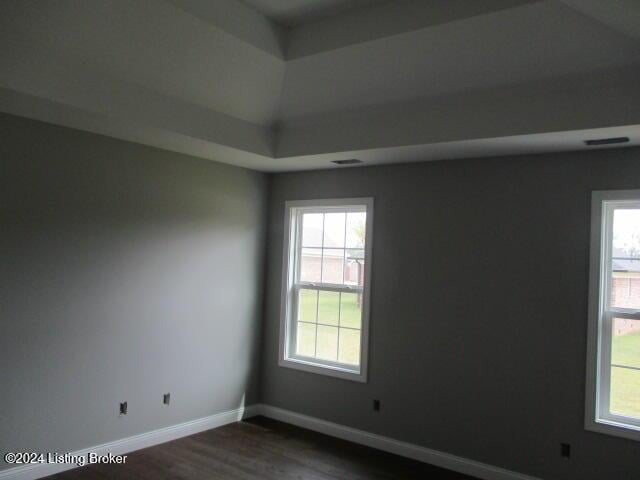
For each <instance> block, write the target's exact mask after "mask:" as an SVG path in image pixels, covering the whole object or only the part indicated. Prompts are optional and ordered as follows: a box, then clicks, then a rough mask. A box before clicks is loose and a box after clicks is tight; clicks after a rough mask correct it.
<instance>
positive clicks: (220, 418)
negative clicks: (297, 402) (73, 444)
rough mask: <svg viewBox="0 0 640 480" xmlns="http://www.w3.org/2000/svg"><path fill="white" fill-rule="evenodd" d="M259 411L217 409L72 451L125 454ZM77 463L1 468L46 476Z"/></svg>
mask: <svg viewBox="0 0 640 480" xmlns="http://www.w3.org/2000/svg"><path fill="white" fill-rule="evenodd" d="M256 414H257V408H256V406H255V405H252V406H249V407H241V408H237V409H235V410H229V411H226V412H221V413H217V414H215V415H211V416H209V417H204V418H199V419H197V420H191V421H189V422H185V423H181V424H178V425H172V426H170V427H165V428H160V429H158V430H153V431H151V432H147V433H142V434H140V435H135V436H133V437H128V438H123V439H122V440H116V441H114V442H109V443H104V444H102V445H96V446H93V447H89V448H85V449H82V450H78V451H75V452H70V455H78V456H83V457H85V458H86V457H87V455H88V454H89V453H90V452H95V453H97V454H98V455H106V454H108V453H111V454H113V455H124V454H126V453H130V452H133V451H135V450H140V449H142V448H147V447H151V446H153V445H158V444H160V443H165V442H170V441H171V440H175V439H177V438H182V437H186V436H189V435H193V434H195V433H199V432H203V431H205V430H210V429H212V428H217V427H221V426H223V425H227V424H229V423H234V422H237V421H239V420H242V419H243V418H249V417H252V416H254V415H256ZM61 453H62V452H61ZM76 467H77V466H76V465H75V464H68V463H64V464H53V463H52V464H47V463H40V464H31V465H20V466H18V467H13V468H9V469H8V470H2V471H0V480H35V479H37V478H42V477H46V476H49V475H53V474H55V473H59V472H63V471H65V470H71V469H73V468H76Z"/></svg>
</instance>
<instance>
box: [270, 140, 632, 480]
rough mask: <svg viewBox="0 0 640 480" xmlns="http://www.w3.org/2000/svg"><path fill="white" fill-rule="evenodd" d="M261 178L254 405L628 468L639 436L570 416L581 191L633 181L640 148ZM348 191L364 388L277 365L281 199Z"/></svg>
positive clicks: (488, 458) (581, 342) (578, 363)
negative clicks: (357, 211) (263, 230)
mask: <svg viewBox="0 0 640 480" xmlns="http://www.w3.org/2000/svg"><path fill="white" fill-rule="evenodd" d="M271 185H272V187H271V191H270V219H269V246H268V275H267V281H266V295H267V297H266V326H265V336H264V344H263V345H264V346H263V367H262V368H263V370H262V400H263V402H265V403H267V404H271V405H274V406H278V407H282V408H287V409H290V410H294V411H297V412H301V413H304V414H308V415H312V416H316V417H319V418H322V419H326V420H330V421H334V422H338V423H341V424H345V425H349V426H352V427H356V428H361V429H364V430H367V431H371V432H375V433H379V434H383V435H387V436H389V437H392V438H396V439H400V440H405V441H408V442H412V443H416V444H419V445H423V446H426V447H430V448H434V449H437V450H441V451H444V452H450V453H453V454H456V455H460V456H463V457H467V458H471V459H475V460H479V461H482V462H486V463H489V464H493V465H498V466H502V467H505V468H508V469H511V470H515V471H518V472H522V473H527V474H530V475H535V476H538V477H540V478H544V479H547V480H556V479H557V480H560V479H581V480H585V479H588V480H591V479H593V480H595V479H613V478H616V479H622V478H625V479H626V478H638V477H640V462H638V458H639V455H640V444H638V443H637V442H632V441H629V440H623V439H619V438H614V437H608V436H604V435H601V434H595V433H590V432H586V431H585V430H584V428H583V416H584V380H585V358H586V329H587V283H588V281H587V280H588V279H587V277H588V250H589V221H590V192H591V191H592V190H597V189H624V188H640V150H638V149H626V150H607V151H602V152H582V153H572V154H555V155H541V156H526V157H524V156H523V157H511V158H507V157H505V158H494V159H482V160H458V161H447V162H438V163H423V164H413V165H402V166H386V167H372V168H356V169H347V170H343V171H337V170H326V171H318V172H311V173H291V174H279V175H275V176H274V177H273V179H272V183H271ZM349 196H355V197H366V196H373V197H375V202H376V204H375V225H374V243H373V249H374V252H373V270H372V274H373V279H372V299H371V345H370V363H369V372H370V379H369V382H368V383H367V384H359V383H354V382H349V381H345V380H338V379H335V378H330V377H325V376H319V375H314V374H310V373H304V372H300V371H296V370H291V369H286V368H282V367H278V366H277V350H278V326H279V312H280V285H281V273H282V272H281V265H282V239H283V217H284V210H283V209H284V202H285V201H286V200H298V199H313V198H330V197H349ZM374 398H376V399H380V400H381V401H382V409H381V412H380V413H375V412H373V410H372V400H373V399H374ZM560 442H569V443H571V444H572V446H573V451H572V459H571V460H569V461H567V460H564V459H562V458H560V445H559V444H560Z"/></svg>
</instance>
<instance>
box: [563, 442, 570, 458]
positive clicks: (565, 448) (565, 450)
mask: <svg viewBox="0 0 640 480" xmlns="http://www.w3.org/2000/svg"><path fill="white" fill-rule="evenodd" d="M560 456H562V457H563V458H571V445H570V444H568V443H561V444H560Z"/></svg>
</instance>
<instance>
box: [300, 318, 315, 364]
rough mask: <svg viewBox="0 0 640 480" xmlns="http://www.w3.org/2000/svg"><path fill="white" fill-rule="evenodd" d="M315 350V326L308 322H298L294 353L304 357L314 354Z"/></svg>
mask: <svg viewBox="0 0 640 480" xmlns="http://www.w3.org/2000/svg"><path fill="white" fill-rule="evenodd" d="M315 351H316V326H315V325H312V324H309V323H301V322H298V335H297V338H296V354H298V355H302V356H304V357H313V356H315Z"/></svg>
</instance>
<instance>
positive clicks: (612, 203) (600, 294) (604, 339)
mask: <svg viewBox="0 0 640 480" xmlns="http://www.w3.org/2000/svg"><path fill="white" fill-rule="evenodd" d="M591 202H592V203H591V256H590V272H589V329H588V345H587V379H586V409H585V428H586V429H587V430H590V431H594V432H598V433H604V434H608V435H614V436H618V437H623V438H628V439H632V440H640V420H638V419H632V418H629V417H624V416H618V415H614V414H612V413H610V412H609V409H608V404H609V401H608V395H609V380H610V371H609V370H610V364H611V361H610V358H611V331H612V329H611V320H612V316H613V315H611V313H607V312H605V307H606V305H607V303H608V302H607V300H608V299H607V298H606V296H607V295H608V294H609V286H608V282H609V279H610V278H611V262H607V261H606V260H607V259H609V258H610V257H611V244H612V239H611V234H612V229H611V228H610V225H609V223H610V222H611V221H612V211H613V208H614V207H617V208H620V207H621V206H627V207H631V206H633V207H634V208H639V207H640V190H613V191H596V192H593V193H592V197H591ZM605 262H606V263H605ZM610 310H614V309H612V308H610ZM615 316H616V317H625V318H633V319H639V320H640V310H633V309H625V308H616V309H615Z"/></svg>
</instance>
